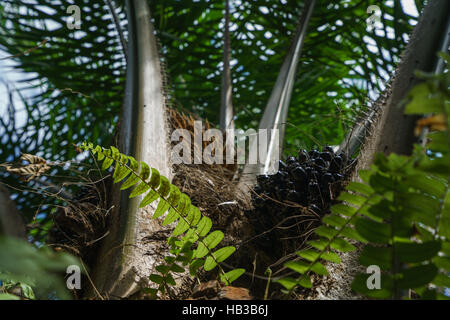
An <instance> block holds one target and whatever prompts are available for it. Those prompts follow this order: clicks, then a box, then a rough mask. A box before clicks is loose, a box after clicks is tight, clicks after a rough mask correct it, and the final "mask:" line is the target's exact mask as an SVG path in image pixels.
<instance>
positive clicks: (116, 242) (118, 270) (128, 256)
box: [88, 0, 172, 298]
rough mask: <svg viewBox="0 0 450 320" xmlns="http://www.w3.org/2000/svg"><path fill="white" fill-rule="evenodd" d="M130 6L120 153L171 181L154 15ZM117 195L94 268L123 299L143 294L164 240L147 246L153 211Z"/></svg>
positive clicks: (154, 224) (100, 284)
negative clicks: (143, 163)
mask: <svg viewBox="0 0 450 320" xmlns="http://www.w3.org/2000/svg"><path fill="white" fill-rule="evenodd" d="M126 5H127V14H128V21H129V36H128V37H129V40H128V50H129V51H128V69H127V83H126V93H125V102H124V108H123V114H122V118H121V128H120V145H119V148H120V150H121V151H122V152H124V153H126V154H130V155H132V156H134V157H135V158H136V159H137V160H140V161H145V162H147V163H148V164H150V165H151V166H152V167H154V168H156V169H157V170H159V172H160V173H161V174H162V175H164V176H166V177H168V178H169V179H170V178H171V175H172V174H171V164H170V154H169V141H168V139H169V134H168V126H167V123H166V121H167V116H166V105H165V97H164V94H163V92H164V91H163V79H162V74H161V68H160V59H159V55H158V49H157V43H156V39H155V36H154V29H153V26H152V24H151V17H150V11H149V8H148V5H147V2H146V0H134V1H131V0H129V1H127V2H126ZM112 192H113V196H112V199H113V201H114V203H113V204H114V206H115V207H114V210H113V211H112V213H111V215H112V216H111V223H110V228H109V234H108V236H107V237H105V238H104V239H103V240H102V248H101V250H100V254H99V256H98V260H97V263H96V265H95V266H94V274H93V281H94V284H95V286H96V288H97V290H98V291H99V292H100V293H101V294H102V295H105V296H107V297H110V298H117V297H118V298H123V297H128V296H130V295H131V294H132V293H134V292H135V291H136V290H137V289H139V284H140V283H141V284H142V281H144V283H143V284H144V285H146V284H147V283H146V279H148V276H149V275H150V274H151V273H152V272H153V271H154V267H155V264H156V262H157V261H158V254H156V253H161V254H162V255H164V250H166V249H165V245H164V242H165V239H164V240H147V241H145V243H144V241H143V239H144V238H146V239H152V236H153V235H154V234H155V233H157V232H159V231H161V230H162V226H161V225H160V223H159V222H158V221H157V220H153V219H151V216H152V214H153V210H155V206H154V205H153V206H148V207H146V208H144V209H138V204H139V202H140V201H141V200H142V199H141V198H140V197H137V198H133V199H129V198H128V194H129V193H127V192H121V191H120V190H119V186H118V185H116V186H114V187H113V191H112ZM147 253H152V254H147ZM89 294H92V291H91V292H89V293H88V295H89Z"/></svg>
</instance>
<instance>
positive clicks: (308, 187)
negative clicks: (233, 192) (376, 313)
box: [251, 146, 349, 242]
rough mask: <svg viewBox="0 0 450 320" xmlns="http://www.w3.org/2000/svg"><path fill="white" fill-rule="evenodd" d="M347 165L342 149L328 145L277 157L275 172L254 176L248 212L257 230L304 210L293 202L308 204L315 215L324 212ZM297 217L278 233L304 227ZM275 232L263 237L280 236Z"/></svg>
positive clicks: (295, 231)
mask: <svg viewBox="0 0 450 320" xmlns="http://www.w3.org/2000/svg"><path fill="white" fill-rule="evenodd" d="M348 168H349V160H348V158H347V156H346V155H345V154H344V153H339V154H335V153H334V151H333V149H332V148H331V147H328V146H326V147H324V148H323V149H322V151H321V152H320V151H318V150H311V151H309V152H307V151H306V150H300V151H299V152H298V156H297V157H293V156H291V157H288V158H287V159H286V161H280V162H279V171H278V172H277V173H276V174H274V175H259V176H257V185H256V186H255V187H254V189H253V190H254V193H253V195H252V202H253V206H254V210H253V211H252V213H251V218H252V219H255V224H256V225H255V227H256V229H257V232H261V233H263V232H264V231H267V230H270V229H272V228H273V227H274V226H276V225H277V224H279V223H280V222H282V221H283V220H286V218H287V217H290V216H293V215H296V216H298V215H301V214H300V212H305V211H304V210H303V211H301V210H300V209H299V206H297V207H295V204H299V205H301V207H307V208H309V209H310V210H309V212H311V211H312V212H314V213H315V214H316V215H317V216H318V217H320V216H322V215H324V214H325V213H327V212H328V211H329V208H330V205H331V202H332V200H333V198H335V195H336V194H337V193H338V192H339V191H340V188H341V183H340V182H342V181H343V180H344V178H345V176H346V173H347V171H348ZM292 204H294V206H293V205H292ZM300 220H301V219H300ZM309 220H311V219H309ZM309 220H308V221H309ZM296 221H297V224H294V225H295V226H294V227H293V228H292V230H288V229H285V228H281V230H284V231H283V232H281V233H282V234H283V235H284V236H292V237H295V236H299V233H300V234H301V233H302V232H303V231H307V230H305V228H307V226H308V224H307V223H303V222H302V221H299V219H296ZM305 221H306V220H305ZM291 223H292V221H291ZM309 227H310V225H309ZM286 230H288V231H286ZM277 233H279V232H276V231H275V232H271V233H266V234H265V235H264V236H263V240H264V238H266V240H267V241H269V242H273V240H275V239H269V238H273V237H275V238H279V237H280V236H282V235H281V234H278V235H276V234H277ZM286 233H288V234H286ZM270 234H272V236H270Z"/></svg>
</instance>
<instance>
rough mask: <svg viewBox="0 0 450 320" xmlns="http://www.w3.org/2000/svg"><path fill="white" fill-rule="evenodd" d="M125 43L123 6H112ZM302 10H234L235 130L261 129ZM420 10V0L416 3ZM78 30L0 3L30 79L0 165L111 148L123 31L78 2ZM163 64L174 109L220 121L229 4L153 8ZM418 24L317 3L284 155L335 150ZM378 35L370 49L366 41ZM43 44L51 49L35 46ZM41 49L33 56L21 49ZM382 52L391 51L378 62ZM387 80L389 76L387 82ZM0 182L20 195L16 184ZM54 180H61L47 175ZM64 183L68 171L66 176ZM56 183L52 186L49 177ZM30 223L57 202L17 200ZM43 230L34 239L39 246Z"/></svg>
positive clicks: (258, 6)
mask: <svg viewBox="0 0 450 320" xmlns="http://www.w3.org/2000/svg"><path fill="white" fill-rule="evenodd" d="M114 3H115V5H116V9H117V10H116V11H117V12H116V13H117V16H118V18H119V21H120V24H121V27H122V30H123V33H124V36H125V38H126V37H127V30H126V27H127V21H126V14H125V10H124V5H123V1H115V2H114ZM303 3H304V2H303V1H300V0H298V1H294V0H283V1H267V0H257V1H234V2H233V4H232V7H231V12H232V18H231V22H232V28H231V30H232V33H231V35H232V41H231V46H232V59H233V68H232V76H233V82H234V83H233V87H234V89H233V90H234V98H233V102H234V106H235V111H236V124H237V126H238V127H241V128H247V127H256V126H257V123H258V121H259V119H260V117H261V115H262V110H263V108H264V106H265V104H266V102H267V99H268V97H269V95H270V91H271V88H272V86H273V84H274V82H275V79H276V76H277V74H278V72H279V68H280V66H281V63H282V61H283V58H284V55H285V54H286V52H287V50H288V48H289V46H290V41H291V38H292V36H293V35H292V32H293V30H294V29H295V25H296V22H297V20H298V16H299V13H300V12H301V10H302V7H303ZM415 3H416V5H417V8H418V10H419V11H420V10H421V9H422V7H423V1H415ZM73 4H76V5H78V6H79V7H80V8H81V10H82V13H81V19H82V28H81V30H69V29H68V28H67V27H66V24H65V22H66V17H67V16H68V14H67V13H66V7H67V3H66V2H65V1H49V0H39V1H36V2H29V1H19V0H5V1H2V3H1V4H0V48H1V49H2V50H4V51H5V52H6V53H7V54H9V55H16V56H15V57H14V58H11V59H10V60H13V61H15V63H16V67H15V68H16V69H18V70H22V71H23V73H22V74H23V79H21V81H20V83H18V84H17V86H18V87H19V90H18V92H15V94H16V95H17V94H19V93H20V94H22V95H23V96H22V97H23V102H24V103H25V109H26V110H25V113H26V123H25V125H24V126H20V127H18V125H17V123H19V121H14V120H18V119H15V117H17V110H15V108H14V107H13V105H12V104H11V103H8V101H6V102H4V103H6V104H8V105H9V106H10V107H11V108H10V109H9V110H10V112H9V113H8V115H7V116H6V117H3V118H2V119H1V122H0V134H1V136H2V139H1V141H0V143H1V147H0V162H5V161H11V160H12V159H13V158H15V159H17V158H18V157H19V156H20V152H26V153H31V154H38V155H40V156H43V157H44V158H47V159H49V160H68V159H71V158H73V157H74V156H75V152H74V149H73V147H72V145H71V144H72V143H75V144H76V143H79V142H81V141H82V140H84V139H87V140H89V141H92V142H94V143H98V144H101V145H110V144H114V139H113V135H114V130H115V126H116V125H117V123H118V122H119V115H120V108H121V105H122V100H123V92H124V74H125V68H126V61H125V58H124V55H123V49H122V47H121V45H120V41H119V38H118V33H117V30H116V27H115V26H114V24H113V21H112V19H111V16H110V14H109V10H108V7H107V6H106V5H105V2H104V1H103V0H91V1H87V0H75V1H73ZM149 4H150V8H151V12H152V15H153V19H154V25H155V29H156V31H157V36H158V38H159V40H160V44H161V55H162V57H163V59H164V60H165V62H166V64H167V73H168V75H169V78H170V79H171V81H170V82H169V88H168V91H169V92H171V97H172V99H173V100H174V103H175V105H176V106H179V107H180V108H181V107H182V108H184V109H187V110H190V111H192V112H194V113H196V114H198V115H200V116H202V117H204V118H208V119H209V120H210V121H213V122H217V120H218V114H219V105H220V78H221V59H222V42H223V40H222V25H221V22H222V19H223V9H224V3H223V1H218V0H199V1H198V0H195V1H194V0H192V1H184V0H183V1H178V0H167V1H149ZM372 4H377V5H378V6H380V9H381V10H382V12H383V17H382V22H383V28H384V29H385V30H384V31H380V32H379V33H378V34H379V35H375V34H374V33H373V32H370V31H368V30H367V28H366V26H367V24H366V19H367V18H368V14H367V13H366V9H367V7H368V6H369V5H372ZM415 20H416V18H414V17H411V16H409V15H408V14H406V13H405V12H404V11H403V8H402V7H401V4H400V1H387V0H386V1H377V2H376V3H375V1H369V0H362V1H357V0H340V1H322V2H320V4H318V5H317V6H316V9H315V11H314V13H313V16H312V19H311V23H310V25H309V29H308V30H309V32H308V34H307V37H306V39H305V46H304V50H303V55H302V57H301V63H300V67H299V70H298V75H297V80H296V83H295V87H294V93H293V97H292V102H291V108H290V111H289V115H288V122H289V123H288V126H287V132H286V141H285V144H286V148H285V150H286V153H292V152H294V150H295V149H297V148H298V147H312V146H313V145H315V144H316V143H320V144H325V143H328V144H337V143H339V142H340V141H341V140H342V138H343V137H344V134H345V131H346V129H347V128H348V126H349V125H351V122H352V120H353V118H354V115H355V114H358V113H359V112H360V111H362V110H363V109H364V106H365V104H366V102H367V97H368V92H369V90H375V91H378V90H379V89H381V88H382V84H383V82H384V81H385V80H386V75H390V74H391V73H392V70H393V68H394V67H395V63H396V62H397V61H398V60H399V56H400V53H401V51H402V49H403V48H404V46H405V42H406V35H407V34H409V32H410V31H411V29H412V24H411V23H414V21H415ZM368 37H370V38H372V41H373V43H372V44H373V46H372V47H371V50H372V51H370V50H369V47H368V46H367V44H366V43H365V41H369V40H368ZM45 39H48V42H47V43H46V44H45V45H42V46H40V47H38V48H35V47H36V46H37V45H38V44H39V43H40V42H42V41H43V40H45ZM32 48H34V50H33V51H31V52H29V53H27V54H23V52H25V51H27V50H30V49H32ZM382 52H383V53H384V54H382ZM383 72H384V73H383ZM1 175H2V176H1V179H2V181H3V182H5V183H7V184H9V185H11V186H14V187H20V188H23V187H24V186H25V185H24V183H22V182H18V181H17V179H16V177H11V176H8V175H5V174H4V173H1ZM50 175H51V176H52V177H53V178H51V180H52V181H53V182H56V183H58V182H59V181H63V180H67V177H62V178H60V179H58V178H57V177H58V176H60V175H62V172H61V171H58V170H57V169H55V170H54V171H53V172H50ZM65 175H67V173H65ZM48 179H50V178H48ZM16 202H17V203H18V206H19V209H20V210H21V212H23V213H24V214H25V215H26V217H27V219H31V217H33V216H34V215H35V214H36V212H38V213H44V214H43V215H41V216H39V217H42V219H43V220H41V222H42V223H45V222H46V221H47V217H48V213H50V212H52V210H54V209H52V208H53V205H54V204H55V202H56V201H53V200H51V199H50V200H46V202H45V204H46V206H43V207H39V205H40V204H41V202H42V198H41V196H39V195H35V194H33V193H23V194H22V195H21V197H18V198H17V199H16ZM42 234H45V232H44V233H42V232H37V231H36V237H38V238H39V237H40V236H41V235H42Z"/></svg>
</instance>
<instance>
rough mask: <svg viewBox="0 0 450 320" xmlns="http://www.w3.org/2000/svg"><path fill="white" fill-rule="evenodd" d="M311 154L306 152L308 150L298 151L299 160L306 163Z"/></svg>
mask: <svg viewBox="0 0 450 320" xmlns="http://www.w3.org/2000/svg"><path fill="white" fill-rule="evenodd" d="M308 159H309V156H308V153H307V152H306V150H303V149H302V150H300V151H299V152H298V162H300V164H303V163H305V162H306V161H308Z"/></svg>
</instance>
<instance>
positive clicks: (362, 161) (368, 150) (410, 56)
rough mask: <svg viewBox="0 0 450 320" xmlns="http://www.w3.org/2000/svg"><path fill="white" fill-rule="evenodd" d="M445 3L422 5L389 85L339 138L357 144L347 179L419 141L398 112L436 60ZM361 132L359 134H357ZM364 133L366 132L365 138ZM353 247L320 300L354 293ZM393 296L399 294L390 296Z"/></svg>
mask: <svg viewBox="0 0 450 320" xmlns="http://www.w3.org/2000/svg"><path fill="white" fill-rule="evenodd" d="M449 7H450V2H449V1H447V0H436V1H430V2H429V3H428V5H427V6H426V7H425V9H424V11H423V13H422V15H421V17H420V19H419V22H418V24H417V25H416V27H415V28H414V30H413V32H412V34H411V39H410V41H409V43H408V46H407V47H406V49H405V51H404V53H403V56H402V60H401V62H400V63H399V66H398V68H397V70H396V72H395V76H394V77H393V81H392V85H391V86H389V87H388V89H386V91H385V92H384V94H383V95H382V96H381V97H380V98H379V100H378V101H377V102H376V103H375V109H374V110H375V111H374V112H373V113H372V114H371V118H370V119H369V121H367V122H366V123H365V124H364V125H360V126H357V127H356V129H354V130H353V132H352V134H351V135H350V136H349V137H348V138H347V139H346V140H345V141H344V143H343V144H342V146H341V149H342V150H344V151H348V150H350V149H352V150H356V148H357V147H358V146H359V145H361V144H362V148H361V151H360V154H359V157H358V164H357V166H356V168H355V170H354V172H353V176H352V177H351V180H353V181H358V180H359V177H358V175H357V173H358V171H359V170H360V169H366V168H368V167H369V166H370V165H371V164H372V162H373V158H374V156H375V154H376V153H378V152H384V153H386V154H389V153H392V152H395V153H398V154H404V155H408V154H411V152H412V148H413V144H414V143H416V142H418V141H417V138H416V137H415V136H414V127H415V122H416V119H417V118H416V117H412V116H409V115H405V114H404V113H403V109H404V106H405V105H404V104H403V103H402V101H403V99H404V98H405V97H406V95H407V93H408V92H409V90H410V89H411V88H412V87H413V86H414V85H415V84H417V83H418V81H419V79H417V78H416V77H415V76H414V72H415V71H416V70H421V71H426V72H432V71H433V70H434V68H435V66H436V62H437V60H438V59H437V52H438V51H439V50H440V44H441V43H442V41H441V40H442V39H443V38H444V37H445V36H446V34H447V33H448V31H447V23H448V22H447V15H448V12H449ZM361 132H362V133H363V134H362V136H358V134H361ZM364 133H367V134H368V135H369V136H368V137H367V138H366V139H364V138H365V137H364ZM358 257H359V253H358V252H350V253H346V254H343V255H342V257H341V260H342V262H341V265H339V266H334V265H331V266H330V270H329V271H330V275H331V279H332V285H331V287H327V288H319V289H318V290H319V291H320V292H328V294H327V295H326V296H324V295H321V296H319V298H325V299H351V298H356V296H355V295H354V293H353V292H352V290H351V288H350V284H351V282H352V278H353V277H354V275H355V274H356V273H358V272H365V270H362V269H361V266H360V265H359V263H358ZM394 298H398V297H394Z"/></svg>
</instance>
